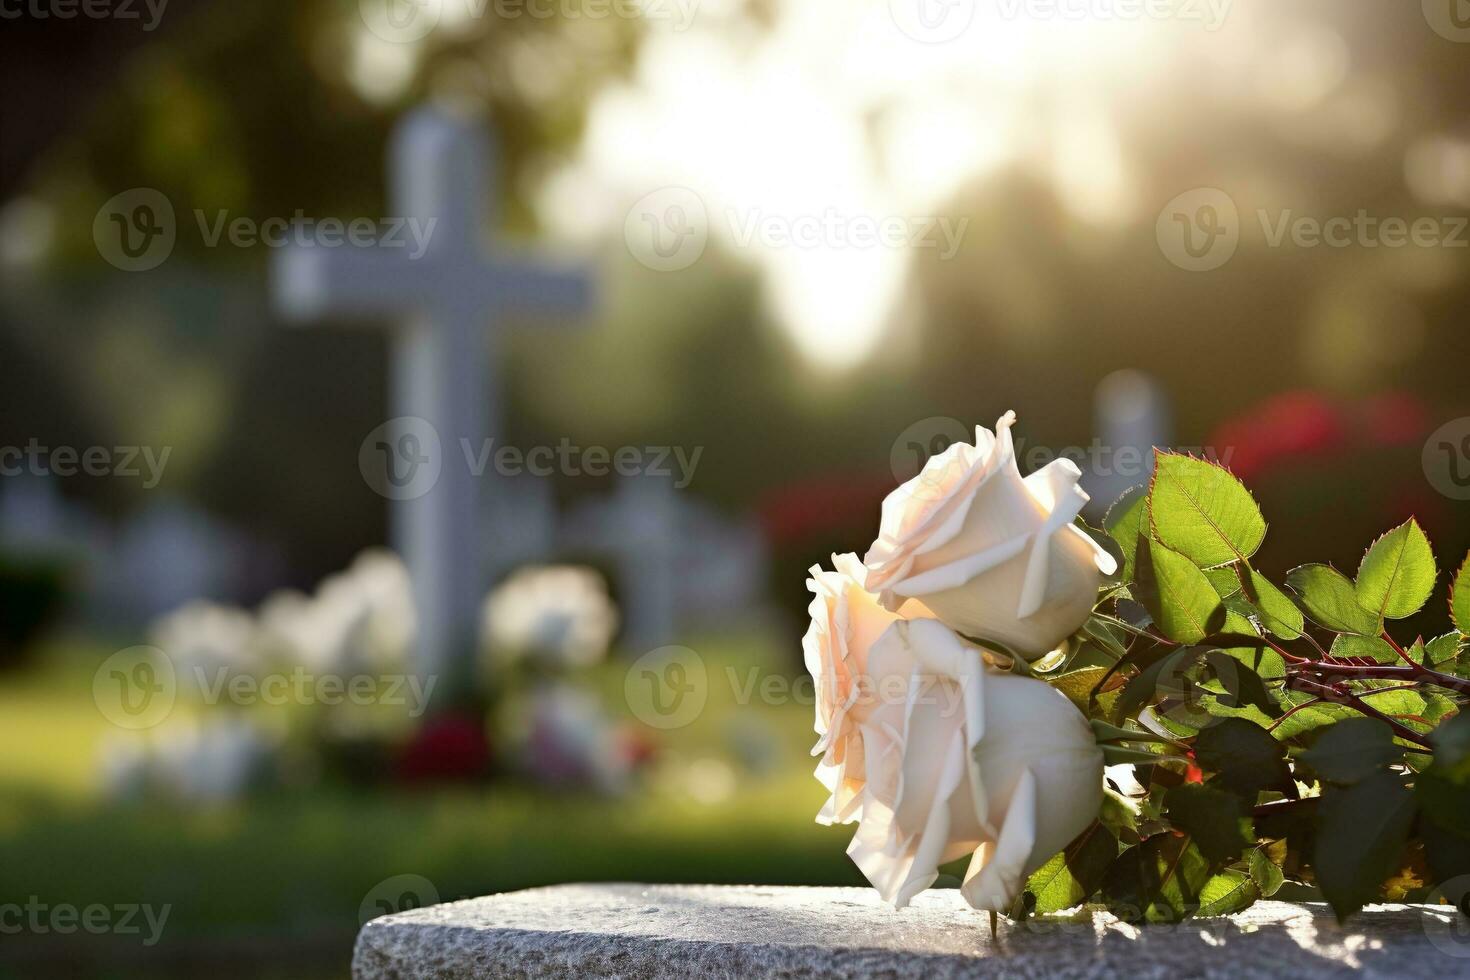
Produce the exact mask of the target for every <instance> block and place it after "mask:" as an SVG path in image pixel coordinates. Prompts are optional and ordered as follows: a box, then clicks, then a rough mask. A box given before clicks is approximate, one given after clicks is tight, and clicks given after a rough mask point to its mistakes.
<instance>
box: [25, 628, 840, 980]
mask: <svg viewBox="0 0 1470 980" xmlns="http://www.w3.org/2000/svg"><path fill="white" fill-rule="evenodd" d="M697 649H699V650H700V653H701V655H702V656H703V657H704V658H705V660H706V663H707V664H708V665H709V674H710V682H711V683H710V699H709V704H708V706H707V707H706V709H705V710H704V712H703V713H702V714H701V716H700V717H699V719H698V720H697V721H696V722H695V723H694V724H691V725H690V726H689V727H688V728H684V729H679V730H676V731H671V732H652V731H650V732H648V736H649V737H650V738H651V739H653V740H654V741H655V744H656V745H657V748H658V755H657V758H658V759H659V760H660V761H659V762H658V763H657V764H655V766H654V767H653V768H652V772H651V775H650V777H649V778H648V779H647V780H646V783H645V785H644V786H642V788H641V789H640V790H638V791H635V792H633V793H631V794H629V795H628V796H626V797H623V798H618V799H608V798H603V797H598V796H592V795H548V794H545V793H541V792H537V791H535V790H532V789H530V788H527V787H524V786H517V785H513V784H503V785H492V786H486V787H473V788H457V789H438V790H432V791H428V790H426V791H421V792H413V791H408V790H404V789H395V790H386V791H382V792H366V791H361V792H354V791H351V790H348V789H345V788H340V787H339V788H330V787H317V788H312V789H304V790H293V791H290V792H277V793H274V794H270V795H265V796H260V797H255V798H251V799H249V800H247V801H244V802H242V803H239V804H236V805H231V806H227V807H219V808H214V809H204V810H201V809H194V808H181V807H179V806H177V805H173V804H166V803H163V802H160V801H154V802H149V803H138V804H134V805H129V806H124V807H119V806H114V805H109V804H108V803H106V802H105V801H103V800H102V799H100V797H99V794H98V792H97V787H96V786H95V779H94V773H95V760H96V750H97V746H98V744H99V740H100V739H102V738H103V737H104V736H105V735H106V733H107V731H108V723H107V722H106V720H105V719H104V718H102V717H101V715H100V713H99V712H98V711H97V710H96V709H95V707H93V705H92V703H91V700H90V684H91V674H90V670H89V669H88V668H89V665H91V664H94V663H95V662H96V657H95V656H92V655H69V656H66V657H62V658H60V660H59V661H58V660H56V659H55V658H53V661H52V662H53V663H54V664H55V665H54V666H52V667H50V668H48V669H46V670H44V671H42V672H39V673H36V674H32V675H28V676H24V677H9V678H5V679H4V680H3V683H0V738H3V742H0V744H3V745H4V746H5V747H6V750H5V751H4V753H3V754H0V902H25V901H26V900H27V899H28V898H29V897H30V896H33V895H34V896H36V897H37V898H38V899H39V900H41V901H43V902H45V903H47V904H50V905H57V904H62V903H66V904H73V905H77V906H85V905H89V904H92V903H99V902H100V903H103V904H109V905H114V904H119V903H147V904H150V905H154V906H156V907H157V906H163V905H167V906H169V908H170V912H169V919H168V921H167V925H166V928H165V931H164V938H163V940H162V941H161V942H159V943H158V945H157V946H156V947H154V948H152V949H146V950H145V949H142V948H141V945H142V944H141V937H121V936H107V937H101V938H94V937H86V936H65V937H62V936H55V935H49V936H30V935H26V936H21V937H15V938H14V939H12V937H9V936H0V976H7V975H17V976H18V975H26V976H36V975H45V974H46V969H47V968H48V967H49V968H55V967H59V966H64V967H65V969H58V970H57V971H56V972H57V973H58V975H60V974H63V973H64V974H65V975H72V976H89V975H90V976H131V975H135V974H134V973H133V972H131V971H132V970H134V969H137V970H138V971H141V972H139V973H137V974H136V975H148V976H188V975H197V974H198V972H199V971H200V970H201V969H202V967H201V965H200V964H201V963H208V964H209V966H208V972H209V973H211V974H216V975H224V976H228V975H241V976H246V975H248V976H280V977H282V978H294V977H297V976H300V977H303V978H304V977H308V976H311V977H315V976H333V975H343V973H344V972H345V968H346V966H345V965H346V963H347V959H348V956H349V953H350V948H351V941H352V936H353V934H354V933H355V931H356V929H357V927H358V919H359V909H360V906H361V904H362V902H363V900H364V898H365V897H366V896H368V894H369V893H370V892H371V891H372V890H373V889H374V887H375V886H377V885H378V884H379V883H381V882H382V881H383V880H384V879H386V878H389V877H391V876H394V875H401V874H414V875H419V876H422V877H423V878H425V879H427V880H428V881H429V882H431V883H432V884H433V886H434V888H435V890H436V891H437V893H438V896H439V897H440V898H441V899H442V900H450V899H454V898H460V897H466V896H472V895H481V894H486V893H489V892H497V891H505V890H509V889H517V888H526V887H532V886H536V885H547V884H554V883H558V882H567V881H618V880H622V881H651V882H696V881H705V882H716V883H722V882H732V883H733V882H751V883H762V884H764V883H771V884H776V883H786V884H835V883H852V884H857V883H860V877H859V876H858V874H857V872H856V871H855V869H853V867H852V866H851V865H850V864H849V863H848V861H847V858H846V856H845V855H844V853H843V851H844V848H845V844H846V840H847V838H848V837H849V836H850V834H851V830H850V828H846V829H844V828H823V827H818V826H816V825H815V824H814V823H813V822H812V817H813V815H814V814H815V812H816V810H817V807H818V806H819V805H820V803H821V800H822V796H823V793H822V790H821V787H820V786H818V784H817V783H816V781H815V780H814V779H812V777H811V766H812V760H811V758H810V757H809V756H808V755H807V749H808V748H809V746H810V744H811V741H812V737H813V736H812V735H811V708H810V706H809V704H796V703H786V704H774V705H772V704H762V703H757V702H758V701H759V699H758V698H757V699H755V701H754V702H752V703H750V704H745V705H742V704H739V703H737V701H738V698H737V693H736V690H738V687H737V686H736V685H732V684H731V682H730V677H729V674H728V673H727V671H726V668H727V667H728V668H730V669H732V670H734V671H735V672H736V676H737V678H745V677H746V676H748V675H747V674H746V672H747V671H750V670H754V671H755V672H756V674H757V675H759V676H764V675H766V674H768V673H771V672H775V671H776V670H777V668H776V667H775V666H773V665H774V664H775V663H776V660H775V658H774V657H772V656H771V655H770V654H768V653H764V652H763V651H762V650H761V649H760V648H759V647H758V646H756V645H753V644H749V643H745V644H742V643H740V642H727V643H719V642H715V641H711V642H709V643H706V644H702V645H700V646H698V647H697ZM624 669H625V667H624V665H622V664H615V665H609V666H608V667H607V668H605V669H604V670H603V671H601V673H600V674H599V675H598V676H597V677H596V683H598V684H599V686H601V687H602V689H603V690H604V691H605V693H606V698H605V700H606V703H607V704H608V705H609V706H610V708H614V709H621V708H623V707H624V706H623V703H622V693H621V692H622V682H623V671H624ZM784 670H785V668H783V669H782V670H781V672H783V673H784ZM732 687H734V688H735V689H732ZM752 730H754V731H756V732H758V733H760V734H761V738H763V739H764V741H765V745H766V748H767V750H768V752H767V754H768V755H769V758H768V759H766V760H765V761H764V762H762V764H760V765H757V766H754V767H746V768H741V766H740V764H739V762H738V757H739V753H738V752H735V751H733V750H732V749H731V747H730V746H731V732H732V731H745V732H746V733H747V734H748V733H749V732H750V731H752ZM709 759H718V760H721V761H722V763H723V764H724V765H726V766H729V767H731V769H732V770H734V771H735V772H736V773H737V776H736V780H735V791H734V792H733V793H730V794H727V795H718V794H716V795H715V796H710V795H701V794H691V793H690V792H688V791H687V790H686V788H685V783H684V782H683V781H681V777H680V775H679V774H681V773H686V772H688V771H689V768H690V763H693V762H695V761H696V760H709ZM17 950H18V951H19V954H20V957H21V961H22V962H23V963H24V964H25V966H24V968H23V969H22V970H21V972H20V973H15V974H7V973H6V972H5V969H6V968H5V964H6V963H7V962H10V961H11V959H12V957H10V956H7V955H6V954H7V952H9V953H11V954H15V953H16V952H17ZM201 958H202V959H201ZM292 963H295V964H296V968H298V969H300V970H304V971H305V972H299V973H298V972H292V968H291V964H292ZM232 969H237V970H239V971H240V972H239V973H238V974H232V973H231V972H230V971H231V970H232Z"/></svg>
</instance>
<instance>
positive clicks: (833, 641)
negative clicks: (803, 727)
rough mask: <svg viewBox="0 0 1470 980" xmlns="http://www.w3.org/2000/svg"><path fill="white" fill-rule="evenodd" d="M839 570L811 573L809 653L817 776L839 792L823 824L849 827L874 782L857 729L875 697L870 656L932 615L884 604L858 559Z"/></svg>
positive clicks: (840, 563)
mask: <svg viewBox="0 0 1470 980" xmlns="http://www.w3.org/2000/svg"><path fill="white" fill-rule="evenodd" d="M832 565H833V567H834V568H835V569H836V571H831V572H828V571H823V570H822V568H821V567H820V566H818V565H813V566H812V568H811V574H812V577H811V578H810V579H808V580H807V588H809V589H811V591H812V592H813V593H815V598H813V599H812V602H811V605H810V606H809V607H808V609H807V611H808V612H809V613H810V614H811V617H812V622H811V626H809V627H808V628H807V632H806V636H805V637H804V638H803V639H802V651H803V654H804V656H805V660H806V669H807V671H808V672H809V673H810V674H811V675H812V681H813V684H814V685H815V688H816V708H817V719H816V726H815V728H816V732H817V735H818V736H819V737H818V739H817V744H816V747H815V748H813V749H812V754H813V755H820V756H821V757H822V761H821V763H819V764H818V766H817V778H818V779H820V780H821V781H822V784H823V785H824V786H826V787H827V789H828V790H830V791H831V793H832V798H831V799H830V800H829V801H828V802H827V806H826V807H824V808H823V810H822V813H821V815H820V816H818V818H817V819H818V820H819V821H821V822H823V823H847V822H848V820H849V819H850V818H851V817H852V814H853V813H854V812H855V811H856V808H857V806H858V803H859V801H860V797H861V794H862V790H863V785H864V783H865V782H866V779H867V777H866V771H865V766H864V755H863V736H862V732H861V731H860V730H859V728H858V725H859V723H860V722H862V721H864V720H866V719H867V718H868V717H869V716H870V715H871V713H872V710H873V702H874V698H875V692H874V691H872V690H871V680H872V675H871V674H869V672H868V651H869V649H871V648H872V646H873V645H874V644H875V643H876V642H877V641H878V638H879V637H880V636H882V635H883V633H884V631H885V630H887V629H888V627H890V626H892V625H893V624H894V623H896V622H898V621H899V620H900V619H903V618H909V617H917V616H924V617H930V616H932V615H933V614H932V613H930V612H929V611H928V610H927V609H925V608H924V607H923V606H922V605H921V604H920V603H917V602H910V603H905V604H904V605H903V606H902V607H901V608H900V612H899V613H891V612H889V611H887V610H886V609H884V608H883V607H882V606H880V605H878V600H877V598H876V597H875V596H873V595H872V594H870V593H868V592H866V591H865V590H864V589H863V587H862V585H861V584H860V583H861V581H862V576H863V566H862V562H860V561H858V557H857V555H854V554H846V555H833V556H832Z"/></svg>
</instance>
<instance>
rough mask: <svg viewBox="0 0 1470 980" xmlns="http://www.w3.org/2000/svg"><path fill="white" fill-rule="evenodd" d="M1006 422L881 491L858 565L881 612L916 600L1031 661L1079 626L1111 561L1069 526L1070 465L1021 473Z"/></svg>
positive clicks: (1072, 503)
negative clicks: (878, 514)
mask: <svg viewBox="0 0 1470 980" xmlns="http://www.w3.org/2000/svg"><path fill="white" fill-rule="evenodd" d="M1014 422H1015V415H1014V414H1013V413H1009V412H1008V413H1006V415H1005V416H1003V417H1002V418H1001V419H1000V421H999V422H997V423H996V424H995V434H994V435H992V434H991V433H990V432H989V431H988V430H986V429H985V428H983V427H979V426H977V427H976V429H975V445H973V446H971V445H968V444H966V443H955V444H954V445H953V446H950V447H949V448H948V449H947V450H945V451H944V452H943V453H940V454H939V455H937V456H933V457H931V458H930V459H929V461H928V463H926V464H925V466H924V469H923V471H922V472H921V473H919V475H918V476H915V477H914V478H913V479H912V480H909V481H908V482H907V483H905V484H904V485H903V486H901V487H899V488H898V489H897V490H895V491H893V493H891V494H889V495H888V499H886V500H884V501H883V517H882V522H881V524H880V526H879V532H878V540H877V541H875V542H874V543H873V546H872V548H870V549H869V550H868V554H867V556H866V557H865V558H864V559H863V563H864V565H866V566H867V574H866V578H865V584H866V586H867V588H868V589H869V590H870V591H872V592H874V593H876V594H877V595H878V597H879V601H880V602H881V603H882V604H883V606H884V608H886V609H890V610H897V609H898V608H899V607H900V606H901V605H902V604H903V603H904V602H905V601H907V600H909V599H919V600H921V601H922V602H923V603H924V605H925V606H927V607H928V608H929V609H931V610H932V611H933V614H934V615H935V616H936V617H937V618H939V619H940V620H942V621H943V622H944V623H945V624H946V625H948V626H949V627H950V628H951V629H954V630H956V631H957V632H960V633H963V634H965V635H967V636H972V637H976V638H978V639H986V640H994V641H998V642H1000V643H1004V644H1006V645H1007V646H1009V647H1010V648H1011V649H1013V650H1015V651H1016V652H1018V653H1020V654H1022V655H1023V656H1025V657H1026V658H1027V659H1035V658H1037V657H1040V656H1042V655H1044V654H1046V653H1049V652H1050V651H1051V650H1053V649H1054V648H1055V647H1056V646H1057V645H1058V644H1059V643H1061V642H1062V641H1063V640H1065V639H1066V638H1067V637H1068V636H1070V635H1071V634H1072V633H1073V632H1075V631H1076V630H1077V629H1078V628H1080V627H1081V626H1082V624H1083V623H1084V622H1086V620H1087V617H1088V615H1089V614H1090V613H1091V612H1092V607H1093V604H1094V603H1095V602H1096V599H1097V587H1098V583H1099V582H1100V580H1101V576H1102V575H1104V574H1111V573H1112V572H1113V571H1115V570H1116V563H1115V562H1114V561H1113V559H1112V556H1110V555H1109V554H1108V553H1107V552H1106V551H1104V550H1103V549H1102V548H1101V547H1100V546H1099V545H1098V544H1097V542H1095V541H1093V540H1092V538H1090V537H1088V536H1087V534H1086V533H1084V532H1083V531H1082V529H1081V528H1079V527H1077V526H1076V525H1075V524H1073V523H1072V522H1073V521H1074V520H1075V519H1076V517H1077V515H1078V514H1079V513H1081V511H1082V505H1083V504H1085V503H1087V500H1088V497H1087V494H1085V493H1083V492H1082V489H1081V487H1079V486H1078V485H1077V482H1078V480H1079V479H1081V476H1082V474H1081V472H1080V471H1079V470H1078V469H1077V467H1076V465H1075V464H1074V463H1072V462H1071V461H1070V460H1065V459H1058V460H1055V461H1053V462H1052V463H1051V464H1049V465H1047V466H1046V467H1043V468H1042V469H1040V470H1037V471H1036V472H1035V473H1032V474H1031V475H1030V476H1028V477H1024V478H1023V477H1022V476H1021V472H1020V470H1019V469H1018V468H1017V467H1016V453H1015V448H1014V446H1013V444H1012V442H1011V425H1012V424H1013V423H1014Z"/></svg>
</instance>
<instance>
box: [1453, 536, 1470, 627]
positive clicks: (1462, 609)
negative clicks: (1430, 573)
mask: <svg viewBox="0 0 1470 980" xmlns="http://www.w3.org/2000/svg"><path fill="white" fill-rule="evenodd" d="M1450 619H1451V620H1452V621H1453V622H1454V624H1455V629H1457V630H1459V631H1460V632H1461V633H1462V634H1463V633H1470V555H1466V556H1465V561H1464V563H1463V564H1462V565H1460V570H1459V571H1458V572H1456V573H1455V582H1454V586H1453V587H1452V588H1451V590H1450Z"/></svg>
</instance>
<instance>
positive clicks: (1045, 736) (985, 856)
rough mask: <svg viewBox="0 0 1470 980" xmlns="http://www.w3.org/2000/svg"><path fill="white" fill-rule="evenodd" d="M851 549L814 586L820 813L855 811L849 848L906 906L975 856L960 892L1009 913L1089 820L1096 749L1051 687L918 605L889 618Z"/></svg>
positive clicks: (812, 665) (836, 818)
mask: <svg viewBox="0 0 1470 980" xmlns="http://www.w3.org/2000/svg"><path fill="white" fill-rule="evenodd" d="M849 557H850V556H843V557H842V558H837V559H834V561H835V563H836V565H837V569H838V570H837V571H836V572H821V571H819V570H814V578H813V580H812V582H811V583H810V584H811V585H812V587H813V591H815V592H816V593H817V599H816V601H814V602H813V603H812V613H813V623H812V627H811V629H810V630H809V631H808V633H807V637H806V643H805V646H806V658H807V667H808V669H809V670H811V672H812V676H813V678H814V680H815V681H816V690H817V731H818V732H819V733H820V734H821V736H822V737H821V739H820V740H819V741H818V743H817V747H816V749H815V750H814V751H815V752H816V753H819V754H821V755H822V757H823V758H822V762H821V763H820V764H819V765H818V767H817V777H818V778H819V779H820V780H821V781H822V783H823V784H824V785H825V786H827V788H828V789H829V790H830V791H831V792H832V796H831V798H830V799H829V800H828V802H827V804H826V805H825V806H824V807H823V808H822V811H821V813H820V814H819V815H818V817H817V819H818V822H821V823H850V822H853V821H857V822H858V829H857V833H856V834H855V835H854V837H853V840H852V844H851V846H849V848H848V855H849V856H851V857H852V859H853V861H854V862H855V863H856V864H857V865H858V867H859V868H860V869H861V870H862V872H863V874H864V875H865V876H866V877H867V879H868V880H869V881H870V882H871V883H872V884H873V886H874V887H875V888H876V889H877V890H878V892H879V894H880V895H882V897H883V899H884V900H885V901H888V902H891V903H893V904H894V905H895V906H897V907H899V908H902V907H904V906H905V905H907V904H908V903H909V901H910V900H911V899H912V898H913V897H914V896H915V895H917V894H918V893H919V892H921V891H923V890H924V889H926V888H928V887H929V886H930V885H932V884H933V883H934V881H935V879H936V878H937V877H938V873H939V872H938V869H939V866H940V865H941V864H944V863H946V862H948V861H953V860H955V859H957V858H960V857H963V856H965V855H966V854H969V855H971V859H970V866H969V870H968V871H967V872H966V874H965V880H964V884H963V887H962V892H963V894H964V896H965V898H966V899H967V900H968V901H969V902H970V904H971V905H973V906H974V907H976V908H979V909H988V910H995V911H1004V910H1006V909H1008V908H1009V907H1010V905H1011V903H1012V902H1013V901H1014V900H1015V898H1016V896H1017V895H1018V894H1019V893H1020V889H1021V887H1022V885H1023V884H1024V882H1025V879H1026V876H1027V875H1029V874H1030V873H1031V872H1032V871H1034V870H1036V868H1038V867H1040V866H1041V865H1042V864H1043V863H1044V862H1045V861H1046V860H1047V859H1048V858H1049V857H1051V855H1053V854H1055V853H1057V852H1058V851H1060V850H1061V849H1062V848H1064V847H1065V846H1066V845H1067V844H1068V843H1069V842H1070V841H1071V840H1072V839H1073V838H1075V837H1076V836H1077V834H1079V833H1081V832H1082V831H1083V830H1084V829H1086V827H1087V826H1088V824H1090V823H1091V822H1092V821H1093V819H1095V818H1096V816H1097V812H1098V807H1099V805H1100V804H1101V801H1102V752H1101V750H1099V749H1098V747H1097V745H1096V743H1095V742H1094V740H1093V737H1092V732H1091V730H1090V729H1089V728H1088V725H1087V721H1086V719H1084V718H1083V717H1082V715H1081V713H1080V712H1078V711H1077V709H1076V708H1075V707H1073V705H1072V704H1071V702H1069V701H1068V700H1067V699H1066V697H1065V696H1063V695H1062V694H1061V693H1060V692H1059V691H1057V690H1055V689H1054V688H1052V687H1051V686H1050V685H1048V684H1046V683H1044V682H1042V681H1037V680H1032V679H1029V678H1024V677H1018V676H1016V675H1013V674H1005V673H999V672H996V671H992V670H989V669H987V668H986V667H985V666H984V663H983V661H982V657H981V651H980V649H979V648H978V647H975V646H973V645H971V644H969V643H966V642H965V641H964V640H962V639H961V638H960V637H958V636H956V635H955V634H954V633H953V632H952V631H951V630H949V629H948V628H947V627H945V626H944V625H943V624H942V623H940V622H938V621H936V620H932V619H917V618H916V619H912V620H908V619H904V618H901V617H902V616H903V615H907V614H914V613H920V612H922V611H923V607H922V606H918V605H917V604H915V605H914V606H905V607H903V608H902V609H900V611H899V613H898V614H893V613H886V612H885V611H884V610H883V609H882V608H881V607H880V606H879V605H878V604H877V602H876V600H875V599H874V597H872V596H871V595H868V594H866V593H864V592H863V590H862V589H861V588H860V587H858V585H857V583H856V581H855V579H854V577H853V576H854V572H856V571H857V569H856V568H855V565H856V562H853V561H850V560H848V559H849Z"/></svg>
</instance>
